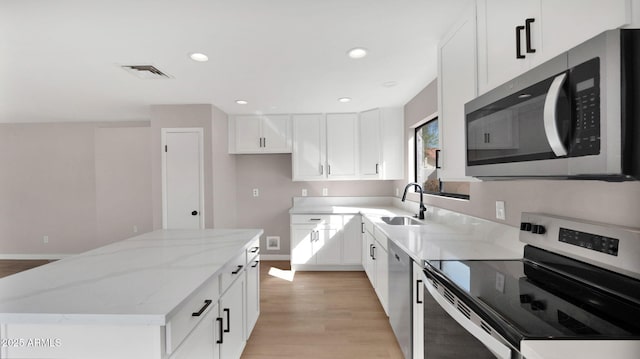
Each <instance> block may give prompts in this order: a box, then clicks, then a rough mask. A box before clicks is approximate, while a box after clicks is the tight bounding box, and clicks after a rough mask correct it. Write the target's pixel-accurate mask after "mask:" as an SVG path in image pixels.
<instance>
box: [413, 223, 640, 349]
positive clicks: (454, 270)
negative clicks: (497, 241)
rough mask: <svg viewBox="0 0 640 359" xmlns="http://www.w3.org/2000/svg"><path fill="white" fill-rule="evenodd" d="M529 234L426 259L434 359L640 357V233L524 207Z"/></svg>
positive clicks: (524, 226) (525, 229)
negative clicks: (497, 256)
mask: <svg viewBox="0 0 640 359" xmlns="http://www.w3.org/2000/svg"><path fill="white" fill-rule="evenodd" d="M520 240H521V241H522V242H524V243H526V244H527V245H526V247H525V253H524V258H523V259H522V260H454V261H450V260H439V261H426V262H425V277H426V278H425V283H426V284H425V358H426V359H430V358H439V359H441V358H455V357H461V355H471V356H470V357H474V358H485V357H486V358H493V357H498V358H505V359H512V358H522V357H526V358H527V359H536V358H566V357H575V358H581V359H585V358H587V359H588V358H602V357H611V358H630V359H631V358H634V359H635V358H640V230H638V229H631V228H620V227H616V226H611V225H606V224H601V223H592V222H586V221H580V220H575V219H569V218H563V217H558V216H550V215H543V214H533V213H523V215H522V225H521V235H520ZM430 333H431V335H429V334H430ZM456 348H459V350H467V351H468V352H467V354H465V353H461V352H459V351H456V350H458V349H456Z"/></svg>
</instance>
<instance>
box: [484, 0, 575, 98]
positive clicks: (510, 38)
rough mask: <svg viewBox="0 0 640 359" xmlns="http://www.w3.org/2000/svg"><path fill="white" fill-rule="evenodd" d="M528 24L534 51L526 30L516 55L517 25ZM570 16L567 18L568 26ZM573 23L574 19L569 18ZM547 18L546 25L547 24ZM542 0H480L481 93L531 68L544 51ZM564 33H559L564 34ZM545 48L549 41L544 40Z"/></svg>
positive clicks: (522, 34) (522, 33)
mask: <svg viewBox="0 0 640 359" xmlns="http://www.w3.org/2000/svg"><path fill="white" fill-rule="evenodd" d="M529 18H531V19H534V22H533V23H531V24H530V25H529V27H530V31H531V32H530V33H531V47H532V48H533V49H535V52H533V53H527V49H526V33H525V30H524V29H523V30H521V33H520V36H519V38H520V39H521V41H520V53H521V54H522V55H523V56H524V58H517V57H516V49H517V47H516V45H517V44H516V27H518V26H523V27H524V26H525V20H526V19H529ZM567 19H568V18H565V21H564V22H565V25H566V22H567ZM570 21H571V22H573V20H570ZM546 25H547V24H546V20H545V21H544V26H546ZM541 27H542V20H541V19H540V0H519V1H513V0H479V1H478V60H479V61H478V65H479V79H478V80H479V87H480V92H481V93H482V92H486V91H487V90H489V89H491V88H493V87H495V86H497V85H500V84H502V83H504V82H505V81H508V80H509V79H511V78H513V77H514V76H516V75H518V74H520V73H522V72H523V71H525V70H526V69H528V68H530V67H531V66H532V64H533V63H535V61H536V57H539V56H540V53H541V52H542V51H543V48H542V45H543V44H542V41H541V39H542V36H541ZM564 32H566V30H565V31H563V33H561V35H560V36H565V35H564ZM545 47H546V43H545Z"/></svg>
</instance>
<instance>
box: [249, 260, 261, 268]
mask: <svg viewBox="0 0 640 359" xmlns="http://www.w3.org/2000/svg"><path fill="white" fill-rule="evenodd" d="M258 264H260V261H255V263H254V264H253V265H252V266H251V268H255V267H257V266H258Z"/></svg>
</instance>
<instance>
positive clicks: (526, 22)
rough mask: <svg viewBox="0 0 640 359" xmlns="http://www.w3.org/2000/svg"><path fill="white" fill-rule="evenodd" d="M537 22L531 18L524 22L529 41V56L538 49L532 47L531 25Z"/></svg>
mask: <svg viewBox="0 0 640 359" xmlns="http://www.w3.org/2000/svg"><path fill="white" fill-rule="evenodd" d="M535 21H536V19H533V18H529V19H526V20H525V21H524V27H525V37H526V39H527V53H529V54H530V53H534V52H536V49H534V48H532V47H531V23H532V22H535Z"/></svg>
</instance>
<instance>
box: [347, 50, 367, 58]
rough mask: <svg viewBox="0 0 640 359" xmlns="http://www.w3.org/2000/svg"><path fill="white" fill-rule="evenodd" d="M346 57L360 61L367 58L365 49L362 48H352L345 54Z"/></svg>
mask: <svg viewBox="0 0 640 359" xmlns="http://www.w3.org/2000/svg"><path fill="white" fill-rule="evenodd" d="M347 55H349V57H350V58H352V59H361V58H363V57H365V56H367V49H365V48H362V47H354V48H353V49H351V50H349V51H348V52H347Z"/></svg>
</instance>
